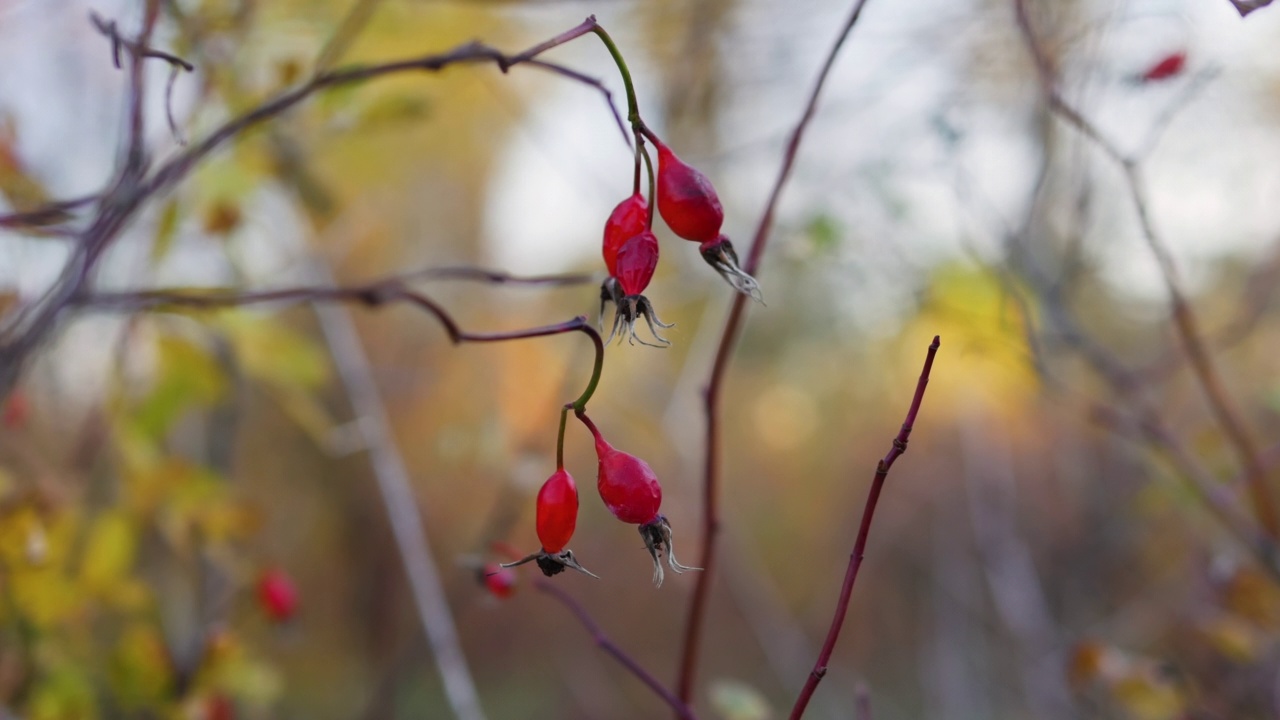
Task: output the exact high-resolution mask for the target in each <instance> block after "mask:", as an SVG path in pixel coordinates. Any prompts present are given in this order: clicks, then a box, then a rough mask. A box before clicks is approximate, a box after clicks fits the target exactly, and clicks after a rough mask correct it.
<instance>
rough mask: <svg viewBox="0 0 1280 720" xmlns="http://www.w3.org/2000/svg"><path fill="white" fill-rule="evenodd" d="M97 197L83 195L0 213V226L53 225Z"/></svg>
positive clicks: (64, 219)
mask: <svg viewBox="0 0 1280 720" xmlns="http://www.w3.org/2000/svg"><path fill="white" fill-rule="evenodd" d="M98 199H99V196H97V195H86V196H84V197H78V198H73V199H71V200H60V201H58V202H51V203H48V204H47V205H43V206H41V207H38V208H34V209H31V210H23V211H20V212H12V213H7V214H2V215H0V227H2V228H25V227H41V226H45V225H53V224H56V223H61V222H64V221H66V220H67V219H68V218H70V217H71V211H72V210H75V209H76V208H78V207H82V206H84V205H88V204H89V203H92V202H95V201H97V200H98Z"/></svg>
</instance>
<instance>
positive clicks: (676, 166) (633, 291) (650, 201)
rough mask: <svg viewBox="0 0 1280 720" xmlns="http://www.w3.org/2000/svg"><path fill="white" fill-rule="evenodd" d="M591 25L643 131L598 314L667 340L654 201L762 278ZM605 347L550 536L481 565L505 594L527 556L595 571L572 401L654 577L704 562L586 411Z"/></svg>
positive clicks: (559, 489) (606, 496) (717, 254)
mask: <svg viewBox="0 0 1280 720" xmlns="http://www.w3.org/2000/svg"><path fill="white" fill-rule="evenodd" d="M592 31H593V32H595V33H596V34H597V35H599V36H600V37H601V39H602V40H603V41H604V42H605V44H606V46H608V47H609V49H610V52H611V53H612V54H613V55H614V59H615V61H616V62H617V63H618V66H619V69H620V70H621V71H622V74H623V81H624V83H625V85H626V87H627V106H628V111H629V112H628V116H629V119H630V121H631V127H632V131H633V133H634V137H635V146H634V147H635V167H634V187H633V189H632V192H631V195H630V196H629V197H627V198H626V199H624V200H623V201H622V202H620V203H618V205H617V206H616V207H615V208H614V209H613V212H612V213H610V214H609V218H608V220H606V221H605V224H604V244H603V249H602V254H603V256H604V263H605V267H606V268H607V269H608V271H609V277H608V278H607V279H606V280H605V281H604V284H603V285H602V286H601V288H600V323H601V324H602V325H603V323H604V311H605V305H606V304H607V303H610V302H612V303H613V304H614V307H615V314H614V318H613V331H612V332H611V333H610V335H609V340H612V339H613V337H614V336H615V335H616V336H618V337H619V340H621V338H622V337H624V336H625V337H626V338H627V339H628V342H632V343H635V342H639V343H641V344H643V345H653V344H652V343H649V342H646V341H645V340H643V339H641V338H640V337H639V336H637V335H636V329H635V326H636V323H637V321H639V320H640V319H641V318H643V319H644V321H645V323H646V324H647V325H648V326H649V331H650V332H651V333H652V335H653V337H654V339H655V340H657V342H659V343H661V345H662V346H666V345H670V344H671V343H670V342H668V341H667V340H666V339H665V338H663V337H662V336H661V335H660V334H659V333H658V328H669V327H672V326H671V325H668V324H666V323H664V322H662V320H660V319H659V318H658V314H657V312H656V311H655V310H654V307H653V303H652V302H651V301H650V300H649V299H648V298H647V297H645V295H644V291H645V290H646V289H647V288H648V287H649V281H650V280H652V279H653V273H654V271H655V270H657V268H658V238H657V236H656V235H655V234H654V232H653V216H654V213H653V206H654V205H656V206H657V210H658V214H660V215H661V216H662V219H663V220H664V221H665V222H666V224H667V227H669V228H670V229H671V231H672V232H673V233H675V234H676V235H677V236H678V237H681V238H684V239H685V240H690V241H693V242H696V243H698V250H699V252H700V254H701V255H702V258H703V260H705V261H706V262H707V264H709V265H710V266H711V267H712V268H713V269H715V271H716V272H718V273H719V274H720V276H721V277H723V278H724V279H725V280H726V281H727V282H728V283H729V284H730V285H731V286H733V288H734V289H735V290H737V291H738V292H741V293H743V294H745V295H748V296H750V297H752V298H753V299H755V300H757V301H760V300H761V295H760V287H759V285H758V284H757V283H756V281H755V278H753V277H751V275H750V274H748V273H747V272H746V271H744V270H743V269H742V268H741V267H740V265H739V263H738V255H737V253H736V252H735V251H734V248H733V243H731V242H730V241H729V238H728V237H726V236H725V235H724V233H722V232H721V229H722V227H723V225H724V209H723V208H722V207H721V205H720V198H719V197H718V196H717V195H716V190H715V187H713V186H712V184H711V181H710V180H708V179H707V176H706V175H703V174H702V173H701V172H699V171H698V170H697V169H696V168H694V167H692V166H690V165H689V164H687V163H685V162H684V161H682V160H681V159H680V158H679V157H677V156H676V154H675V153H674V152H672V150H671V148H670V147H668V146H667V145H666V143H664V142H662V140H661V139H659V138H658V136H657V135H656V134H655V133H654V132H653V131H652V130H650V129H649V128H648V127H647V126H646V125H645V124H644V122H643V121H642V120H641V119H640V113H639V109H638V105H637V102H636V97H635V89H634V87H633V85H632V83H631V80H630V74H629V72H628V71H627V69H626V66H625V63H623V62H622V59H621V56H620V55H619V53H618V52H617V48H616V46H614V44H613V42H612V40H611V39H609V38H608V35H607V33H605V32H604V31H603V29H601V28H599V27H598V26H596V27H594V28H592ZM646 142H648V143H652V145H653V146H654V147H655V148H656V149H657V153H658V161H657V166H658V167H657V172H656V174H655V172H654V167H653V166H654V163H653V161H652V159H651V157H650V155H649V151H648V149H647V148H646ZM642 167H643V168H644V169H645V170H647V172H648V178H649V193H648V195H649V197H648V198H646V197H645V194H644V193H642V192H641V184H640V178H641V168H642ZM596 339H597V343H598V348H599V351H602V346H600V345H599V343H600V340H599V337H598V336H597V337H596ZM604 342H608V340H606V341H604ZM654 346H655V347H660V346H657V345H654ZM597 357H598V359H597V366H596V377H595V378H594V379H593V380H592V383H591V385H589V386H588V389H587V391H586V392H585V393H584V394H583V396H582V397H581V398H579V399H578V400H577V401H575V402H573V403H570V404H569V405H566V406H565V408H564V410H563V411H562V412H561V417H560V439H559V444H558V446H557V447H558V452H557V462H556V470H555V472H554V473H552V475H551V477H549V478H547V481H546V482H545V483H543V485H542V488H541V490H539V491H538V498H537V504H536V508H537V515H536V522H535V526H536V529H537V533H538V540H539V541H540V542H541V544H542V547H541V549H540V550H538V552H535V553H532V554H530V555H527V556H525V557H523V558H521V559H519V560H515V561H514V562H509V563H505V564H500V565H493V564H490V565H487V566H485V567H484V568H483V569H482V570H481V572H480V578H481V580H482V582H483V583H484V585H485V587H486V588H487V589H488V590H489V592H490V593H491V594H493V595H495V596H497V597H506V596H508V595H510V593H511V589H512V587H513V583H514V578H513V577H512V576H511V575H510V574H509V573H510V571H509V570H508V568H512V567H515V566H517V565H523V564H525V563H528V562H535V563H537V565H538V567H539V569H541V570H542V572H543V574H545V575H546V576H548V577H551V576H553V575H557V574H559V573H561V572H564V570H565V569H573V570H577V571H578V572H581V573H585V574H587V575H591V576H592V577H595V575H594V574H592V573H591V572H589V571H588V570H587V569H586V568H584V567H583V566H582V565H581V563H579V562H578V560H577V558H576V557H575V556H574V554H573V551H572V550H570V549H569V548H568V545H569V540H570V539H572V537H573V532H574V530H575V528H576V526H577V522H578V487H577V485H576V484H575V483H574V481H573V477H572V476H571V475H570V474H569V473H568V471H566V470H565V469H564V428H565V422H566V419H567V413H568V411H570V410H572V411H573V413H574V415H575V416H576V417H577V418H578V419H579V420H580V421H582V423H583V424H584V425H586V427H587V429H588V430H590V431H591V434H592V436H593V437H594V438H595V448H596V456H597V458H598V460H599V470H598V475H597V478H596V489H597V490H598V491H599V493H600V499H601V500H602V501H604V505H605V507H606V508H608V509H609V512H611V513H613V515H614V517H616V518H618V519H619V520H621V521H623V522H625V523H630V524H633V525H637V526H639V531H640V536H641V537H642V538H643V539H644V545H645V549H646V550H648V551H649V555H650V557H651V558H652V559H653V582H654V584H656V585H661V584H662V579H663V568H662V565H663V557H664V556H665V558H666V564H667V566H668V567H669V568H670V569H671V570H672V571H674V572H677V573H681V572H684V571H686V570H695V569H697V568H690V567H686V566H684V565H681V564H680V563H679V562H678V561H677V560H676V558H675V552H674V549H673V548H672V538H671V525H670V523H668V522H667V519H666V517H664V516H663V515H662V513H661V512H660V511H661V507H662V485H661V484H660V483H659V482H658V476H657V475H656V474H655V473H654V472H653V469H652V468H650V467H649V465H648V463H646V462H645V461H643V460H641V459H640V458H638V457H636V456H635V455H631V454H630V453H625V452H622V451H621V450H618V449H617V448H615V447H613V446H612V445H610V444H609V443H608V442H607V441H606V440H605V439H604V436H603V435H602V434H601V433H600V429H599V428H597V427H596V425H595V423H593V422H592V421H591V419H590V418H589V417H587V415H586V412H585V410H586V402H587V400H588V399H589V398H590V396H591V393H592V392H593V391H594V389H595V384H596V380H597V379H598V378H599V368H600V364H599V356H597Z"/></svg>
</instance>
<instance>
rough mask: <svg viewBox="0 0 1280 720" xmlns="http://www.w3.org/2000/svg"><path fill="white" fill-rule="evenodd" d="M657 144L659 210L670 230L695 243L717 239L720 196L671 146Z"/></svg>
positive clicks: (721, 221) (722, 217)
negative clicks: (677, 155)
mask: <svg viewBox="0 0 1280 720" xmlns="http://www.w3.org/2000/svg"><path fill="white" fill-rule="evenodd" d="M655 144H656V145H657V146H658V190H657V192H658V201H657V203H658V213H659V214H660V215H662V219H663V220H665V221H666V223H667V227H670V228H671V232H674V233H675V234H676V235H679V236H680V237H682V238H684V239H685V240H693V241H695V242H707V241H709V240H714V239H715V238H716V236H718V235H719V234H720V226H721V225H723V224H724V209H723V208H721V207H720V198H719V196H717V195H716V189H715V187H713V186H712V185H711V181H710V180H708V179H707V176H706V175H703V174H702V173H701V172H698V170H697V169H695V168H694V167H692V166H690V165H688V164H686V163H685V162H684V161H682V160H681V159H680V158H678V157H676V154H675V153H674V152H672V151H671V148H669V147H667V146H666V145H664V144H662V143H660V142H656V141H655Z"/></svg>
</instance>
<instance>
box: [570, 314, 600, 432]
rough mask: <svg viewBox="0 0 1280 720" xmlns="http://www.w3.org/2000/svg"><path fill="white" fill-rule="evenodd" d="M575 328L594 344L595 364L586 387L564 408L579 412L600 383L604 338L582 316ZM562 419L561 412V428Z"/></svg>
mask: <svg viewBox="0 0 1280 720" xmlns="http://www.w3.org/2000/svg"><path fill="white" fill-rule="evenodd" d="M577 329H579V330H581V331H582V332H584V333H586V334H587V335H588V336H589V337H590V338H591V342H593V343H595V346H596V364H595V367H593V368H592V369H591V381H590V382H588V383H587V389H586V390H583V391H582V394H581V395H579V396H578V399H577V400H574V401H573V402H571V403H569V404H568V405H566V406H565V409H569V408H573V411H574V412H575V413H580V412H582V411H583V410H586V409H587V402H588V401H590V400H591V396H592V395H594V394H595V393H596V387H597V386H599V385H600V373H601V372H603V371H604V340H603V339H602V338H601V337H600V333H598V332H596V329H595V328H593V327H591V324H590V323H588V322H587V321H586V318H582V324H581V325H580V326H579V327H578V328H577ZM563 419H564V414H563V413H561V421H562V422H561V427H562V428H563Z"/></svg>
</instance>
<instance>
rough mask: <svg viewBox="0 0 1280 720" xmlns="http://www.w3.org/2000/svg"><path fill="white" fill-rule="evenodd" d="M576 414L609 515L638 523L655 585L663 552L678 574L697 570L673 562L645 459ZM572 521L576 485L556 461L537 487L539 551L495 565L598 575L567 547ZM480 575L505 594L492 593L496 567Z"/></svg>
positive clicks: (654, 478)
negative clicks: (592, 450) (591, 447)
mask: <svg viewBox="0 0 1280 720" xmlns="http://www.w3.org/2000/svg"><path fill="white" fill-rule="evenodd" d="M576 414H577V417H578V419H579V420H581V421H582V423H583V424H584V425H586V426H587V429H588V430H590V431H591V434H592V436H593V437H594V438H595V446H596V457H597V459H598V460H599V463H600V464H599V471H598V474H597V478H596V489H597V490H598V491H599V492H600V499H601V500H602V501H604V506H605V507H606V508H608V509H609V512H611V513H613V516H614V517H616V518H618V519H619V520H621V521H622V522H625V523H631V524H633V525H638V526H639V530H640V536H641V537H642V538H643V539H644V545H645V549H647V550H648V551H649V555H650V556H651V557H652V558H653V582H654V584H655V585H659V586H661V585H662V579H663V570H662V557H663V556H664V555H665V556H666V559H667V564H668V566H670V568H671V569H672V570H673V571H675V572H677V573H682V572H684V571H686V570H696V569H697V568H690V567H686V566H685V565H681V564H680V562H679V561H678V560H676V556H675V549H674V547H673V546H672V542H671V525H670V524H669V523H668V522H667V518H666V517H665V516H664V515H662V513H661V512H659V510H661V508H662V485H661V483H659V482H658V475H657V473H655V472H654V471H653V468H651V467H649V464H648V463H646V462H645V461H644V460H641V459H640V458H638V457H636V456H635V455H632V454H630V453H625V452H622V451H621V450H618V449H617V448H615V447H613V446H612V445H610V444H609V442H608V441H607V440H605V439H604V436H603V435H602V434H601V433H600V429H599V428H597V427H596V425H595V423H594V422H592V421H591V418H589V417H587V415H586V413H585V412H577V413H576ZM577 524H578V486H577V484H575V483H574V481H573V476H572V475H570V474H569V472H568V471H567V470H565V469H564V465H563V464H562V463H561V464H559V465H558V466H557V467H556V471H555V472H554V473H552V475H551V477H549V478H547V481H546V482H545V483H543V484H542V489H541V490H539V491H538V499H537V504H536V516H535V522H534V527H535V529H536V530H537V533H538V540H539V541H540V542H541V543H542V549H541V550H539V551H538V552H535V553H532V554H530V555H528V556H526V557H524V558H521V559H519V560H516V561H514V562H509V563H503V564H501V565H499V566H498V568H499V569H504V568H512V567H516V566H517V565H523V564H525V563H528V562H535V563H537V565H538V568H539V569H540V570H542V574H544V575H546V576H547V577H551V576H553V575H558V574H559V573H562V572H564V571H565V569H566V568H569V569H573V570H577V571H578V572H580V573H584V574H586V575H590V576H591V577H597V576H596V575H595V574H594V573H592V572H591V571H589V570H587V569H586V568H584V567H583V566H582V565H581V564H580V563H579V562H578V560H577V558H575V557H574V555H573V551H572V550H570V549H568V545H569V540H570V539H572V538H573V532H574V530H575V529H576V528H577ZM484 577H485V585H486V587H487V588H488V589H489V590H490V592H492V593H493V594H495V595H497V596H499V597H506V595H509V594H510V593H509V592H503V593H498V592H495V587H494V585H493V583H491V582H490V580H491V579H493V578H498V577H501V576H500V575H498V574H497V571H496V570H489V571H488V572H486V573H485V574H484ZM501 584H502V586H503V587H502V589H503V590H504V591H505V590H506V589H507V586H508V580H507V579H505V578H504V579H503V581H502V583H501Z"/></svg>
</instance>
